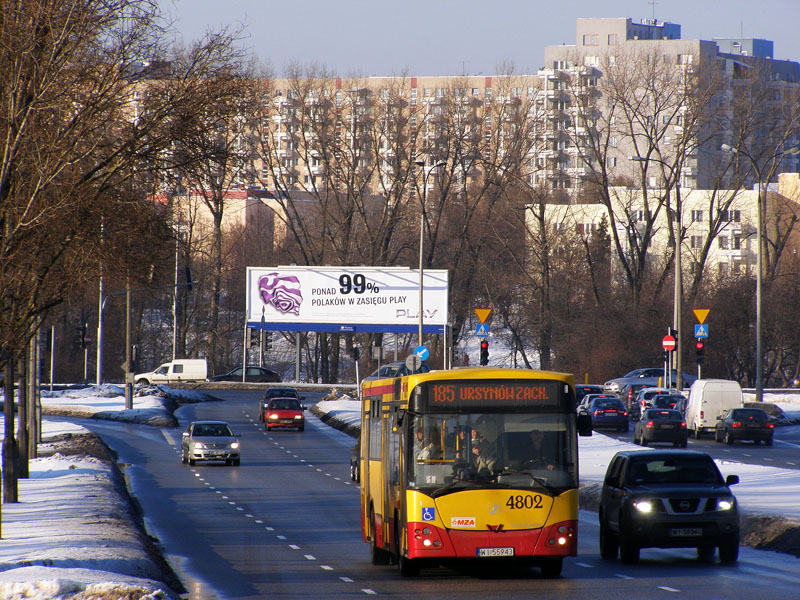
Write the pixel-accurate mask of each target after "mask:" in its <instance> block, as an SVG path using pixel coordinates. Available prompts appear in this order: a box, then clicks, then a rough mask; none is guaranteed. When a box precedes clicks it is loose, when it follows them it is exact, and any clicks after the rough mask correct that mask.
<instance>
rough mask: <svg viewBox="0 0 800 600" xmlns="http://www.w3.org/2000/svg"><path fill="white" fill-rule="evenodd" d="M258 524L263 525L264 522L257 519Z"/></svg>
mask: <svg viewBox="0 0 800 600" xmlns="http://www.w3.org/2000/svg"><path fill="white" fill-rule="evenodd" d="M256 523H258V524H259V525H263V524H264V521H262V520H261V519H256Z"/></svg>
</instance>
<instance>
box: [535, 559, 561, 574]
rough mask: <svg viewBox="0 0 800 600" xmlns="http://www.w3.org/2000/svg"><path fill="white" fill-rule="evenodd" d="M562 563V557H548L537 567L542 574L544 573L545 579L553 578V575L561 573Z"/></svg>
mask: <svg viewBox="0 0 800 600" xmlns="http://www.w3.org/2000/svg"><path fill="white" fill-rule="evenodd" d="M563 565H564V559H563V558H561V557H559V558H549V559H547V560H546V561H545V562H543V563H542V564H541V566H540V567H539V568H540V569H541V570H542V575H544V576H545V577H546V578H547V579H554V578H555V577H558V576H559V575H561V567H562V566H563Z"/></svg>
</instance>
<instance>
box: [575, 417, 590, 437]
mask: <svg viewBox="0 0 800 600" xmlns="http://www.w3.org/2000/svg"><path fill="white" fill-rule="evenodd" d="M578 435H582V436H590V435H592V417H591V416H590V415H589V413H585V412H582V413H578Z"/></svg>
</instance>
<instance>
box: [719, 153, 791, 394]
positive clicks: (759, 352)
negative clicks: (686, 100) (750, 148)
mask: <svg viewBox="0 0 800 600" xmlns="http://www.w3.org/2000/svg"><path fill="white" fill-rule="evenodd" d="M720 150H722V151H723V152H731V153H734V154H740V155H742V156H744V157H746V158H747V160H749V161H750V164H751V165H752V167H753V171H754V172H755V174H756V180H757V185H758V196H757V198H756V213H757V214H756V246H757V247H756V398H755V400H756V402H761V401H762V400H763V398H764V376H763V373H762V370H763V366H762V365H763V346H762V341H761V339H762V338H761V289H762V281H761V271H762V267H761V265H762V261H763V259H762V255H763V248H762V246H763V238H762V235H763V233H762V231H761V230H762V229H763V224H762V216H761V213H762V211H763V210H764V207H763V204H764V189H763V188H764V184H763V178H762V173H761V166H760V165H759V164H758V161H757V160H756V159H755V158H753V156H752V155H751V154H750V153H749V152H747V151H745V150H742V149H740V148H734V147H733V146H730V145H728V144H722V145H721V146H720ZM798 152H800V148H798V147H795V148H790V149H788V150H780V151H778V152H776V153H775V154H773V155H772V156H769V157H767V158H766V159H765V161H764V162H769V161H774V160H775V159H777V158H780V157H781V156H783V155H784V154H797V153H798ZM773 172H774V171H773Z"/></svg>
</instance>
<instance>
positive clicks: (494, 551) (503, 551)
mask: <svg viewBox="0 0 800 600" xmlns="http://www.w3.org/2000/svg"><path fill="white" fill-rule="evenodd" d="M489 556H514V548H478V558H484V557H489Z"/></svg>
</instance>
